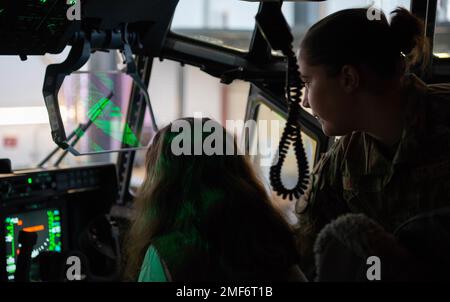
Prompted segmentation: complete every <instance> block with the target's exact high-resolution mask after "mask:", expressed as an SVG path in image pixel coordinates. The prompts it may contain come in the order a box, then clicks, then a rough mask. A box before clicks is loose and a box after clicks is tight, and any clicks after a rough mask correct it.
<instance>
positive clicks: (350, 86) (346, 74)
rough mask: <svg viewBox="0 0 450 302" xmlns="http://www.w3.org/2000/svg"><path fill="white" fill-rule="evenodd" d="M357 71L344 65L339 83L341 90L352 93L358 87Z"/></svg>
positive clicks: (353, 67) (358, 77)
mask: <svg viewBox="0 0 450 302" xmlns="http://www.w3.org/2000/svg"><path fill="white" fill-rule="evenodd" d="M359 81H360V76H359V70H358V69H357V68H356V67H355V66H352V65H344V66H342V69H341V74H340V82H341V85H342V88H344V90H345V91H346V92H348V93H351V92H354V91H355V90H356V89H357V88H358V87H359V83H360V82H359Z"/></svg>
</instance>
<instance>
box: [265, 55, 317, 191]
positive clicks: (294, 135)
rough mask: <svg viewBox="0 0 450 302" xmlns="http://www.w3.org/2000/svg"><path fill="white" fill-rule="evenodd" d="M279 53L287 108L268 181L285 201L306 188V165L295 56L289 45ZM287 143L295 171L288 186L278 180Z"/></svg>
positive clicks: (300, 87) (299, 81)
mask: <svg viewBox="0 0 450 302" xmlns="http://www.w3.org/2000/svg"><path fill="white" fill-rule="evenodd" d="M283 54H284V55H285V56H286V57H287V64H288V71H287V74H286V98H287V102H288V106H289V111H288V119H287V123H286V126H285V128H284V131H283V134H282V136H281V140H280V144H279V146H278V158H277V156H275V158H274V164H273V165H272V166H271V167H270V183H271V185H272V188H273V190H274V191H275V192H277V194H278V195H281V196H282V197H283V199H285V198H286V197H289V200H292V199H293V197H295V198H296V199H298V198H299V197H300V196H301V195H302V194H303V193H304V191H305V190H306V187H307V185H308V176H309V168H308V160H307V158H306V153H305V149H304V147H303V141H302V136H301V133H302V132H301V124H300V112H301V107H300V102H301V97H302V92H301V89H302V82H301V80H300V72H299V70H298V69H299V68H298V64H297V58H296V56H295V53H294V51H293V49H292V46H290V48H289V49H287V50H285V51H283ZM290 145H293V147H294V152H295V158H296V161H297V170H298V179H297V184H296V185H295V187H293V188H292V189H288V188H286V187H285V186H284V184H283V182H282V180H281V169H282V166H283V163H284V161H285V159H286V156H287V153H288V151H289V146H290Z"/></svg>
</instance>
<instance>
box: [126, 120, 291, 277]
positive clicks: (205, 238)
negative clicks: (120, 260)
mask: <svg viewBox="0 0 450 302" xmlns="http://www.w3.org/2000/svg"><path fill="white" fill-rule="evenodd" d="M180 123H184V124H185V125H187V126H189V127H188V128H190V129H191V130H192V129H193V131H191V132H183V131H182V132H179V131H178V130H174V128H173V127H172V126H173V125H175V124H180ZM195 123H199V125H200V127H201V128H200V129H202V128H203V127H204V126H205V125H206V124H207V123H209V125H213V126H214V127H215V128H217V129H215V130H218V131H219V132H222V133H223V140H222V143H221V142H220V141H216V142H215V144H214V146H215V147H217V148H219V149H220V150H222V151H223V152H226V153H224V154H226V155H209V156H208V155H206V154H205V151H203V152H202V154H201V155H193V154H194V152H193V151H194V146H193V145H194V144H195V142H197V143H201V146H203V144H204V143H206V142H207V140H208V136H210V135H211V133H212V132H208V131H203V130H201V134H200V138H197V137H196V134H194V133H197V134H198V132H199V131H197V130H195V129H196V126H195V125H194V124H195ZM197 125H198V124H197ZM205 128H206V127H205ZM205 128H203V129H205ZM183 130H185V129H183ZM186 133H187V135H186ZM180 136H182V137H183V138H184V139H186V138H190V139H191V142H194V143H193V144H190V146H187V150H189V151H191V155H188V154H184V155H183V154H180V155H176V154H175V153H176V152H175V153H174V150H173V144H174V143H175V142H176V144H175V146H177V145H179V143H180ZM174 140H175V141H174ZM209 142H210V141H209ZM185 143H186V141H183V144H181V145H182V147H183V149H184V148H185V147H186V146H185V145H184V144H185ZM217 144H218V145H217ZM230 145H231V146H232V147H233V148H232V149H230ZM219 149H216V150H219ZM184 150H186V149H184ZM230 150H232V151H230ZM230 152H231V153H230ZM185 153H186V152H185ZM173 232H178V233H181V234H185V235H186V236H187V237H189V236H191V235H190V234H197V235H198V237H200V238H201V241H202V242H203V243H205V245H206V246H207V247H208V253H211V254H214V255H215V257H211V258H212V259H217V260H218V262H220V263H221V265H223V266H224V271H228V272H229V276H222V277H223V278H224V279H227V278H229V279H231V280H233V279H236V280H237V279H239V276H233V273H234V272H251V273H252V274H255V275H256V274H258V273H261V274H260V275H259V276H258V277H260V278H262V279H264V278H274V279H276V278H277V276H276V273H277V272H280V271H283V270H286V269H287V268H288V267H290V266H292V265H293V264H294V263H295V262H297V250H296V244H295V238H294V235H293V230H292V229H291V227H290V226H289V225H288V224H287V222H286V221H285V219H284V217H283V216H282V214H281V213H280V212H279V211H278V210H276V209H275V208H274V206H273V205H272V203H271V201H270V199H269V197H268V195H267V193H266V191H265V188H264V186H263V185H262V183H261V182H260V180H259V179H258V178H257V176H256V175H255V173H254V171H253V169H252V167H251V164H250V162H249V161H248V159H247V157H246V156H244V155H241V154H239V152H238V149H237V146H236V143H235V140H234V138H233V137H232V136H231V135H229V134H228V133H227V132H226V131H225V129H224V128H223V127H222V126H220V124H218V123H217V122H214V121H212V120H210V119H201V120H200V119H193V118H185V119H180V120H177V121H175V122H173V123H172V124H170V125H168V126H167V127H165V128H163V129H161V130H160V131H159V132H158V133H157V134H156V136H155V138H154V141H153V143H152V145H151V146H150V148H149V149H148V152H147V162H146V179H145V180H144V183H143V184H142V186H141V189H140V193H139V195H138V198H137V199H136V201H135V218H134V220H133V222H132V226H131V228H130V231H129V235H128V237H127V240H126V242H125V247H126V253H125V254H126V257H127V258H126V270H125V273H126V279H127V280H136V277H137V276H138V274H139V268H140V266H141V264H142V261H143V258H144V255H145V253H146V250H147V249H148V247H149V245H151V244H153V243H154V240H155V239H157V238H161V237H164V236H166V235H168V234H171V233H173ZM197 235H196V237H197ZM175 253H179V254H180V256H181V255H182V253H183V251H176V252H175ZM162 256H164V255H162ZM208 257H209V256H208ZM204 261H205V262H206V261H207V260H206V259H205V260H204ZM211 264H212V265H217V266H219V263H211ZM193 269H195V268H193ZM219 271H220V269H219ZM269 272H270V273H273V275H271V276H269V275H270V274H268V275H264V273H269ZM216 277H217V276H216ZM220 277H221V276H219V278H220ZM175 281H177V280H175ZM179 281H186V280H179Z"/></svg>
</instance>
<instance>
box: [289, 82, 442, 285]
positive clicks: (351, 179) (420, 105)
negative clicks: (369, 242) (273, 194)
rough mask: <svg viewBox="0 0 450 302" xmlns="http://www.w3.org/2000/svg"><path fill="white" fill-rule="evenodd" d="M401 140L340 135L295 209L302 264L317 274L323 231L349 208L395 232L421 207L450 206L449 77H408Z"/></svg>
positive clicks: (325, 155) (318, 166) (326, 154)
mask: <svg viewBox="0 0 450 302" xmlns="http://www.w3.org/2000/svg"><path fill="white" fill-rule="evenodd" d="M405 84H406V89H405V92H406V94H407V98H406V99H407V105H406V112H405V121H404V125H405V126H404V129H403V132H402V135H401V139H400V141H399V142H398V144H397V145H396V146H394V148H393V150H391V156H389V155H387V154H389V152H387V151H386V150H383V149H382V147H381V146H380V144H379V143H378V142H377V141H376V140H375V139H374V138H372V137H371V136H369V135H368V134H367V133H364V132H353V133H351V134H349V135H346V136H344V137H342V138H341V139H340V140H338V141H337V142H336V143H335V144H334V145H333V146H332V148H331V149H330V150H329V151H328V152H327V153H325V154H323V155H322V157H321V159H320V161H319V162H318V163H317V165H316V166H315V168H314V170H313V172H312V174H311V179H310V186H309V188H308V190H307V192H306V193H305V194H304V196H302V198H301V199H300V200H299V201H298V202H297V205H296V212H297V215H298V217H299V223H298V225H297V234H298V244H299V249H300V251H301V256H302V257H301V258H302V259H301V261H302V263H301V268H302V269H303V270H304V272H305V274H306V275H307V276H308V277H310V278H311V276H314V257H313V245H314V241H315V239H316V236H317V234H318V233H319V231H320V230H321V229H322V228H323V227H324V226H325V225H326V224H327V223H329V222H330V221H331V220H333V219H335V218H337V217H338V216H340V215H342V214H345V213H363V214H365V215H367V216H368V217H370V218H372V219H374V220H375V221H377V222H378V223H380V224H381V225H382V226H383V227H384V229H385V230H386V231H388V232H393V231H394V230H395V228H396V227H398V226H399V225H400V224H401V223H402V222H404V221H405V220H407V219H408V218H411V217H413V216H415V215H417V214H419V213H422V212H425V211H428V210H432V209H437V208H441V207H444V206H448V205H450V84H435V85H428V86H427V85H426V84H425V83H424V82H422V81H421V80H420V79H419V78H417V77H416V76H414V75H408V76H406V78H405Z"/></svg>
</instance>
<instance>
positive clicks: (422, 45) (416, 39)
mask: <svg viewBox="0 0 450 302" xmlns="http://www.w3.org/2000/svg"><path fill="white" fill-rule="evenodd" d="M391 15H392V19H391V24H390V27H391V32H392V34H393V38H394V39H393V40H394V41H396V43H397V46H398V47H399V50H400V52H402V53H403V54H404V55H405V56H406V58H407V66H408V67H410V66H414V65H416V64H418V63H421V66H420V67H421V68H422V69H424V68H425V67H426V65H427V64H428V61H429V58H430V46H429V43H428V39H427V38H426V37H425V25H424V22H423V21H422V20H421V19H419V18H418V17H416V16H414V15H413V14H411V13H410V12H409V11H408V10H406V9H404V8H401V7H398V8H397V9H395V10H394V11H392V12H391Z"/></svg>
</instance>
